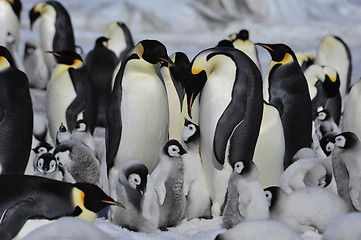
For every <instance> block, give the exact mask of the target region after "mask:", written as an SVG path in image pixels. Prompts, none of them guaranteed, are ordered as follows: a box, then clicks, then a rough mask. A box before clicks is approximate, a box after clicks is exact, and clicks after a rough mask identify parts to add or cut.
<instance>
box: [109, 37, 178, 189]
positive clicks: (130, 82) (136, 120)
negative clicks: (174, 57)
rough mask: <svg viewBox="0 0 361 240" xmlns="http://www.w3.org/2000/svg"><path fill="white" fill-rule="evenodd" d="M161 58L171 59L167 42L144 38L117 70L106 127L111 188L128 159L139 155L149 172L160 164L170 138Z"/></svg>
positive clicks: (163, 59)
mask: <svg viewBox="0 0 361 240" xmlns="http://www.w3.org/2000/svg"><path fill="white" fill-rule="evenodd" d="M162 61H165V62H168V63H170V64H171V63H172V61H171V60H170V59H169V57H168V55H167V50H166V48H165V46H164V45H163V44H162V43H160V42H159V41H156V40H143V41H141V42H139V43H138V44H137V46H136V47H135V48H134V49H133V51H132V52H131V54H130V56H129V57H128V58H126V60H124V62H123V63H122V67H121V68H120V70H119V72H118V74H117V77H116V81H115V85H114V89H113V92H112V96H111V99H110V103H109V107H108V113H107V128H106V154H107V157H106V159H107V164H108V168H109V179H110V182H109V183H110V189H112V184H113V180H114V176H115V175H116V173H117V172H118V171H119V169H120V165H121V164H122V163H123V162H125V161H126V160H127V159H131V158H135V159H139V160H140V161H142V162H143V163H144V164H145V165H146V166H147V168H148V169H149V172H152V171H153V169H154V168H155V167H156V166H157V164H158V158H159V149H161V147H162V145H163V144H164V142H166V141H167V138H168V104H167V93H166V91H165V88H164V85H163V83H162V81H161V80H160V78H159V77H158V75H157V72H158V69H157V66H158V65H157V63H159V62H162ZM134 143H136V144H134ZM140 146H142V147H141V148H140Z"/></svg>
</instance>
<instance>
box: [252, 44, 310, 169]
mask: <svg viewBox="0 0 361 240" xmlns="http://www.w3.org/2000/svg"><path fill="white" fill-rule="evenodd" d="M256 45H259V46H262V47H263V48H265V49H266V50H267V51H268V52H269V53H270V54H271V57H272V61H271V63H270V66H269V75H268V79H265V81H266V82H267V84H265V85H264V88H266V89H264V91H266V92H269V99H266V101H268V102H269V103H270V104H272V105H273V106H275V107H276V108H277V109H278V111H279V113H280V116H281V121H282V126H283V132H284V138H285V156H284V168H285V169H286V168H287V167H288V166H289V165H290V164H291V162H292V157H293V155H294V154H295V153H296V152H297V151H298V150H299V149H301V148H304V147H311V142H312V104H311V99H310V95H309V92H308V87H307V81H306V78H305V76H304V75H303V72H302V69H301V67H300V65H299V64H298V62H297V59H296V56H295V54H294V52H293V51H292V49H291V48H290V47H288V46H287V45H285V44H265V43H256ZM295 125H296V126H297V127H294V126H295Z"/></svg>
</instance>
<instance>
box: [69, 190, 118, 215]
mask: <svg viewBox="0 0 361 240" xmlns="http://www.w3.org/2000/svg"><path fill="white" fill-rule="evenodd" d="M74 187H76V188H78V189H80V190H81V191H82V192H83V193H84V195H83V196H81V197H83V199H82V201H83V203H84V207H85V208H86V209H88V210H90V211H92V212H94V213H97V212H99V211H100V210H102V209H103V208H105V207H107V206H110V205H116V206H120V207H123V208H125V207H124V205H123V204H121V203H120V202H116V201H114V199H113V198H111V197H109V196H108V195H107V194H105V193H104V192H103V190H101V189H100V188H99V187H98V186H96V185H94V184H91V183H74Z"/></svg>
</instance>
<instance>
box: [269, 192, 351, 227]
mask: <svg viewBox="0 0 361 240" xmlns="http://www.w3.org/2000/svg"><path fill="white" fill-rule="evenodd" d="M265 195H266V197H267V200H268V203H269V210H270V219H272V220H277V221H281V222H284V223H287V224H288V225H289V226H290V227H292V228H293V229H294V230H295V231H296V232H298V233H300V234H301V233H304V232H307V231H318V232H319V233H320V234H322V233H323V232H324V230H325V229H326V226H327V224H328V223H329V221H330V220H331V219H332V218H334V217H335V216H337V215H339V214H344V213H347V212H348V207H347V205H346V204H345V202H344V201H343V200H342V199H341V198H340V197H339V196H338V195H337V194H336V193H333V192H331V191H329V190H327V189H325V188H321V187H307V188H302V189H298V190H296V191H293V192H292V193H289V194H288V193H286V192H285V191H284V190H282V188H280V187H269V188H266V189H265Z"/></svg>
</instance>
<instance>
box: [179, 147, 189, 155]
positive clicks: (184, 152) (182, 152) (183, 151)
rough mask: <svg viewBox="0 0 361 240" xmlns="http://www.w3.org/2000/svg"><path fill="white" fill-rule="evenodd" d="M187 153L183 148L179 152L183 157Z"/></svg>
mask: <svg viewBox="0 0 361 240" xmlns="http://www.w3.org/2000/svg"><path fill="white" fill-rule="evenodd" d="M186 153H187V151H186V150H185V149H184V148H181V149H180V150H179V154H180V155H183V154H186Z"/></svg>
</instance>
